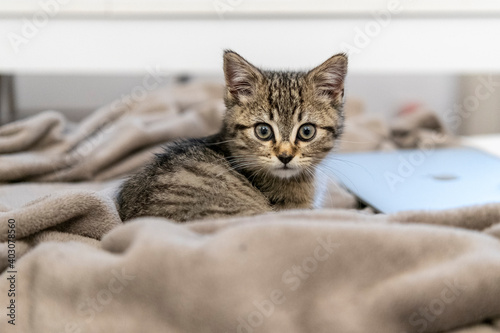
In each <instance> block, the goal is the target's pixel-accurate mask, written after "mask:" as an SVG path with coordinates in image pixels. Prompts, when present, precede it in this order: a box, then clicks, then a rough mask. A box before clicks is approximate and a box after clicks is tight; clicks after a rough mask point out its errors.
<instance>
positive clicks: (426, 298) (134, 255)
mask: <svg viewBox="0 0 500 333" xmlns="http://www.w3.org/2000/svg"><path fill="white" fill-rule="evenodd" d="M220 91H221V87H220V85H218V84H212V83H210V84H208V83H200V82H195V83H192V84H188V85H180V86H176V85H174V86H169V87H166V88H165V89H164V90H161V91H158V92H156V93H153V94H151V95H149V96H147V97H146V98H144V99H142V100H135V101H134V100H133V99H132V100H127V101H123V100H122V101H119V102H120V103H113V104H111V105H110V106H107V107H104V108H102V109H101V110H98V111H96V113H95V114H94V115H92V116H91V117H90V118H89V119H87V120H86V121H84V122H83V123H81V124H79V125H71V124H69V123H68V122H66V121H65V120H64V118H63V117H62V116H61V115H60V114H58V113H55V112H49V113H45V114H41V115H39V116H37V117H34V118H31V119H27V120H24V121H20V122H17V123H13V124H10V125H6V126H4V127H2V128H0V151H2V152H3V155H1V156H0V177H1V179H2V180H3V181H14V180H15V181H30V183H26V182H24V183H16V184H5V185H3V186H1V187H0V242H3V243H0V271H3V273H2V274H1V275H0V305H1V308H2V309H4V310H2V311H3V312H4V313H3V314H2V313H0V314H1V317H0V318H3V319H1V320H0V332H11V331H12V332H139V331H141V332H142V331H145V332H249V333H250V332H396V333H402V332H408V333H409V332H476V333H479V332H500V243H499V242H498V238H499V237H500V205H488V206H481V207H470V208H464V209H460V210H451V211H443V212H434V213H426V212H404V213H399V214H394V215H388V216H387V215H373V214H371V213H370V212H369V210H363V211H356V210H354V209H351V210H346V209H348V208H355V207H356V201H355V200H354V198H353V197H352V196H351V195H349V194H348V193H347V192H345V191H343V190H342V189H341V188H338V187H337V184H335V183H334V182H333V181H330V183H329V184H328V187H327V191H326V192H323V193H322V197H320V198H319V199H320V200H319V202H321V206H322V207H335V208H343V209H325V208H323V209H320V210H312V211H296V212H285V213H280V214H276V213H274V214H268V215H262V216H255V217H247V218H239V219H233V220H216V221H203V222H193V223H187V224H182V225H181V224H174V223H172V222H169V221H166V220H162V219H152V218H142V219H138V220H135V221H133V222H130V223H127V224H126V225H122V222H121V221H120V220H119V217H118V215H117V212H116V208H115V205H114V201H113V197H114V190H115V189H116V186H117V185H118V184H119V180H113V179H116V177H118V176H123V175H125V174H127V173H128V172H130V171H132V170H134V169H136V168H137V167H138V166H140V165H141V164H142V163H145V161H147V159H148V158H149V156H150V154H151V152H152V151H155V150H156V149H158V145H159V144H161V143H162V142H165V141H168V140H171V139H174V138H177V137H180V136H204V135H207V134H210V133H213V132H214V131H216V130H217V128H218V126H219V124H220V117H221V115H222V111H223V107H222V104H221V100H220ZM347 119H348V122H347V127H346V135H345V136H344V138H343V141H342V144H341V147H340V149H341V150H348V151H352V150H367V149H395V148H397V147H427V148H429V147H438V146H442V145H449V144H452V143H453V142H454V139H453V138H452V137H450V136H449V135H447V134H446V131H445V130H444V129H443V127H442V125H441V124H440V122H439V120H438V119H437V118H436V117H435V116H434V115H433V114H432V113H430V112H427V111H426V110H415V111H414V112H412V113H411V114H407V115H400V116H398V117H396V118H395V119H394V121H392V122H391V123H390V124H387V123H386V122H385V121H383V120H382V119H379V118H377V117H373V116H368V115H364V114H363V113H362V106H361V105H360V104H359V103H357V102H349V103H348V105H347ZM84 147H85V148H84ZM75 180H93V182H91V183H88V182H86V183H67V182H66V183H60V182H61V181H75ZM95 180H101V181H102V180H110V181H107V182H95ZM35 181H37V182H41V181H44V183H34V182H35ZM47 181H52V182H54V181H59V182H58V183H51V184H48V183H47ZM44 194H46V195H45V196H43V195H44ZM32 199H33V200H34V201H31V200H32ZM14 221H15V222H14ZM12 230H15V235H16V238H15V247H13V245H12V242H11V244H10V246H9V244H8V243H7V240H8V235H12V234H13V231H12ZM101 239H102V240H101ZM40 243H42V244H40ZM9 249H10V258H13V251H12V250H15V259H16V260H15V261H14V260H11V261H9ZM10 265H12V266H10ZM13 293H15V295H14V294H13ZM8 307H9V308H8ZM12 320H14V321H12ZM8 321H11V323H15V324H16V325H15V326H14V325H12V324H11V323H9V322H8Z"/></svg>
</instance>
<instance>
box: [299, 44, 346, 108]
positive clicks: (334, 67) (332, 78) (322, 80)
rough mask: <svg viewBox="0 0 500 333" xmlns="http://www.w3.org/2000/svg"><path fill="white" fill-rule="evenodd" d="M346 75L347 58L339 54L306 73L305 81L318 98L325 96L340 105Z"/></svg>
mask: <svg viewBox="0 0 500 333" xmlns="http://www.w3.org/2000/svg"><path fill="white" fill-rule="evenodd" d="M346 74H347V56H346V55H345V54H344V53H339V54H337V55H334V56H333V57H331V58H330V59H328V60H327V61H325V62H324V63H322V64H321V65H319V66H318V67H316V68H314V69H312V70H311V71H310V72H309V73H307V79H308V81H309V82H310V84H312V85H313V88H314V90H315V91H316V92H317V93H318V95H319V96H326V97H328V98H330V99H332V101H333V102H338V103H341V102H342V98H343V97H344V80H345V76H346Z"/></svg>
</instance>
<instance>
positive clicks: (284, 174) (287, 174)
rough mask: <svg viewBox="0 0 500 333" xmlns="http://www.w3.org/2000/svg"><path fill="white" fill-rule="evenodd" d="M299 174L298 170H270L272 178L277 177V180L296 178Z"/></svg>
mask: <svg viewBox="0 0 500 333" xmlns="http://www.w3.org/2000/svg"><path fill="white" fill-rule="evenodd" d="M299 173H300V169H299V168H293V169H290V168H288V169H283V168H279V169H272V170H271V174H272V175H273V176H276V177H278V178H291V177H293V176H297V175H298V174H299Z"/></svg>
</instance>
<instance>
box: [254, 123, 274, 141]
mask: <svg viewBox="0 0 500 333" xmlns="http://www.w3.org/2000/svg"><path fill="white" fill-rule="evenodd" d="M255 135H256V136H257V137H258V138H259V139H261V140H264V141H267V140H271V138H272V137H273V130H272V128H271V125H268V124H264V123H262V124H257V125H256V126H255Z"/></svg>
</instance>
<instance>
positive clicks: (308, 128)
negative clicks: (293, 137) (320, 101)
mask: <svg viewBox="0 0 500 333" xmlns="http://www.w3.org/2000/svg"><path fill="white" fill-rule="evenodd" d="M315 135H316V127H315V126H314V125H313V124H304V125H302V126H300V128H299V133H298V138H299V140H302V141H310V140H312V139H313V138H314V136H315Z"/></svg>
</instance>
